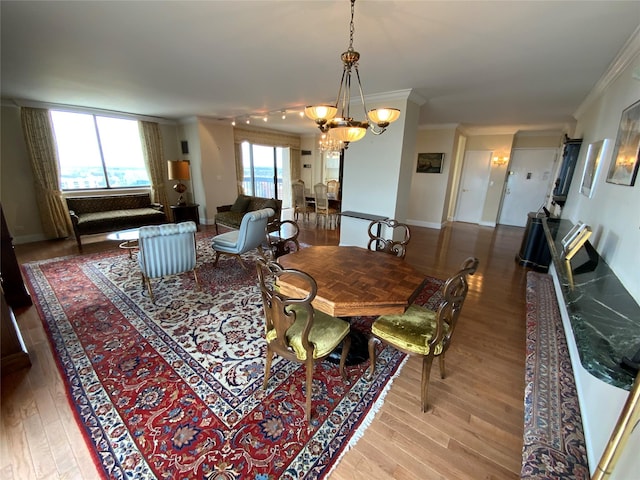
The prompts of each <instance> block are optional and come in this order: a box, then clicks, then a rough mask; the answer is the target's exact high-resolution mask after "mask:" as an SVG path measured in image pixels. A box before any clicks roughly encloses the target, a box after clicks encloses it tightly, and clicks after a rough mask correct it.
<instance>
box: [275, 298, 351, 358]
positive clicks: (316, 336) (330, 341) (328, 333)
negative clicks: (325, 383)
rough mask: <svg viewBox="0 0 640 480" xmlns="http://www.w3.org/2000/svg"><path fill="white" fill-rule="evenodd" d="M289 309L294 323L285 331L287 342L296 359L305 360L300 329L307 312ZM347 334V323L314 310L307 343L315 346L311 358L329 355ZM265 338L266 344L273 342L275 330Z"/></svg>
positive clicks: (304, 322) (293, 308)
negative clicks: (294, 319) (291, 311)
mask: <svg viewBox="0 0 640 480" xmlns="http://www.w3.org/2000/svg"><path fill="white" fill-rule="evenodd" d="M291 309H292V310H294V311H295V312H296V321H295V322H294V323H293V325H291V326H290V327H289V329H288V330H287V340H288V342H289V345H290V346H291V348H293V350H294V352H295V354H296V357H297V358H298V359H299V360H306V358H307V355H306V352H305V350H304V348H303V346H302V329H303V328H304V326H305V324H306V322H307V311H306V310H305V309H303V308H296V307H295V306H294V307H291ZM348 333H349V323H348V322H345V321H344V320H341V319H339V318H336V317H332V316H330V315H327V314H326V313H323V312H320V311H318V310H315V312H314V320H313V326H312V327H311V330H310V331H309V341H310V342H311V343H313V345H314V346H315V348H314V351H313V358H314V359H316V358H321V357H324V356H326V355H328V354H329V353H331V352H332V351H333V350H334V349H335V348H336V346H338V344H339V343H340V342H341V341H342V340H343V339H344V337H346V336H347V334H348ZM266 338H267V342H271V341H273V340H274V339H275V338H276V330H275V329H271V330H269V331H268V332H267V335H266Z"/></svg>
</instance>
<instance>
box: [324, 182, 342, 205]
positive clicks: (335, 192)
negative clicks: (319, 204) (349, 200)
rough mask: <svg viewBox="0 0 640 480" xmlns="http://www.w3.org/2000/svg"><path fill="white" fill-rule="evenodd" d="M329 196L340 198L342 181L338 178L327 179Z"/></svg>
mask: <svg viewBox="0 0 640 480" xmlns="http://www.w3.org/2000/svg"><path fill="white" fill-rule="evenodd" d="M327 196H328V197H329V198H331V199H334V200H337V199H339V198H340V182H339V181H338V180H328V181H327Z"/></svg>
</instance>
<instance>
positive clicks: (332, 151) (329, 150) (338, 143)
mask: <svg viewBox="0 0 640 480" xmlns="http://www.w3.org/2000/svg"><path fill="white" fill-rule="evenodd" d="M343 148H345V147H344V142H343V141H342V140H334V139H333V138H331V137H329V136H328V135H327V134H326V133H323V134H322V137H321V138H320V141H319V142H318V149H319V150H320V151H321V152H325V153H326V154H327V155H329V156H336V155H338V156H339V155H340V150H342V149H343Z"/></svg>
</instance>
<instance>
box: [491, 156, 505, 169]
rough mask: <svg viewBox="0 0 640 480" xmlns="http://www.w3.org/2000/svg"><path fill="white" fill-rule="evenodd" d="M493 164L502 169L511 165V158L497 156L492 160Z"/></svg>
mask: <svg viewBox="0 0 640 480" xmlns="http://www.w3.org/2000/svg"><path fill="white" fill-rule="evenodd" d="M491 163H493V164H494V165H495V166H496V167H501V166H502V165H506V164H507V163H509V157H508V156H507V155H495V156H494V157H493V158H492V159H491Z"/></svg>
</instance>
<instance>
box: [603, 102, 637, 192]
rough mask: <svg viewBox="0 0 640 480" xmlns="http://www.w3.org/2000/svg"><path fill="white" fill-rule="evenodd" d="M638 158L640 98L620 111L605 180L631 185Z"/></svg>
mask: <svg viewBox="0 0 640 480" xmlns="http://www.w3.org/2000/svg"><path fill="white" fill-rule="evenodd" d="M639 158H640V100H639V101H637V102H636V103H634V104H633V105H631V106H630V107H627V108H625V109H624V110H623V111H622V118H620V126H619V127H618V136H617V138H616V145H615V147H614V150H613V157H612V158H611V164H610V165H609V174H608V175H607V182H608V183H614V184H616V185H626V186H629V187H631V186H633V185H634V184H635V182H636V176H637V175H638V163H639V162H638V160H639Z"/></svg>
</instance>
